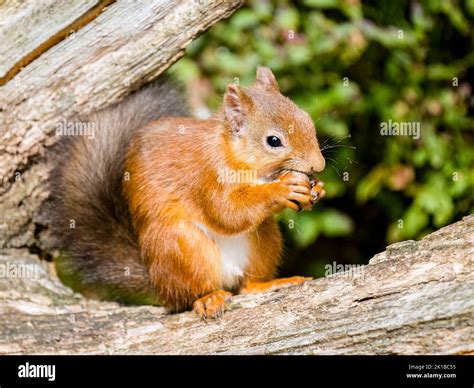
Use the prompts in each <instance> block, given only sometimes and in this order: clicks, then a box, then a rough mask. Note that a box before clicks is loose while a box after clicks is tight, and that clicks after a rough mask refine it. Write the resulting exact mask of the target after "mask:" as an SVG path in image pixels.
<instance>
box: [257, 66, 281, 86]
mask: <svg viewBox="0 0 474 388" xmlns="http://www.w3.org/2000/svg"><path fill="white" fill-rule="evenodd" d="M256 81H257V83H259V84H260V85H263V86H268V87H272V88H274V89H276V90H279V87H278V83H277V81H276V78H275V76H274V75H273V73H272V71H271V70H270V69H269V68H268V67H263V66H257V78H256Z"/></svg>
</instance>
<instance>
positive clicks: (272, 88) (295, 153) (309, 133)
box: [124, 68, 324, 317]
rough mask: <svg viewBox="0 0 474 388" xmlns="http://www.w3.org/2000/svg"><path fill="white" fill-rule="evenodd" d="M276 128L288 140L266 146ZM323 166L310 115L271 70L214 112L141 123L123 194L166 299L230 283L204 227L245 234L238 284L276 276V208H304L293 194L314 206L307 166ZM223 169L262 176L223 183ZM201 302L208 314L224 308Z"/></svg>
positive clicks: (180, 305) (182, 299)
mask: <svg viewBox="0 0 474 388" xmlns="http://www.w3.org/2000/svg"><path fill="white" fill-rule="evenodd" d="M272 134H278V136H279V137H280V136H281V138H282V140H283V141H284V143H285V147H280V148H282V149H276V150H274V149H272V148H269V147H268V145H267V144H265V139H266V138H267V137H268V136H270V135H272ZM323 168H324V159H323V157H322V155H321V152H320V150H319V146H318V142H317V139H316V134H315V129H314V125H313V123H312V121H311V119H310V117H309V116H308V115H307V114H306V113H305V112H303V111H302V110H300V109H299V108H298V107H297V106H296V105H294V104H293V103H292V102H291V101H290V100H288V99H287V98H286V97H284V96H282V95H281V94H280V92H279V90H278V86H277V84H276V81H275V80H274V77H273V74H272V73H271V71H270V70H268V69H265V68H259V70H258V73H257V82H256V83H255V84H254V85H252V86H251V87H250V88H247V89H242V88H239V87H237V86H235V85H229V88H228V91H227V93H226V95H225V97H224V103H223V107H222V108H221V110H220V111H219V112H218V113H217V114H216V115H215V116H214V117H213V118H211V119H209V120H194V119H190V118H165V119H160V120H159V121H156V122H152V123H150V124H149V125H147V126H145V127H144V128H143V129H141V130H139V131H138V132H137V134H136V135H135V136H134V138H133V139H132V143H131V145H130V147H129V152H128V155H127V160H126V167H125V169H126V171H127V172H128V173H129V174H130V180H129V181H125V182H124V193H125V196H126V198H127V199H128V202H129V209H130V214H131V217H132V220H133V225H134V227H135V230H136V231H137V235H138V239H139V246H140V249H141V254H142V257H143V259H144V262H145V264H146V265H147V266H148V268H149V272H150V277H151V283H152V284H153V286H154V287H155V288H156V290H157V293H158V296H159V298H160V300H161V301H162V302H163V303H164V304H165V305H166V306H167V307H168V308H170V309H172V310H175V311H179V310H181V309H185V308H189V307H191V306H192V305H193V303H194V302H195V301H196V300H201V301H202V298H203V297H205V296H206V295H211V296H212V295H214V293H215V292H216V291H219V290H223V289H224V288H225V285H224V283H223V279H222V265H223V263H222V260H221V252H220V251H219V248H218V246H217V245H216V243H215V241H213V239H212V238H211V237H210V236H209V235H208V234H207V233H206V231H212V233H218V234H219V235H223V236H234V235H242V234H243V235H245V236H246V238H247V237H248V241H249V263H248V265H247V266H246V268H245V271H244V274H243V276H242V278H241V279H240V282H239V286H238V287H237V291H238V288H240V287H241V286H242V285H246V287H247V289H250V288H251V287H253V289H259V288H261V289H265V288H268V287H266V286H265V285H260V286H259V285H258V284H259V282H260V283H261V282H269V281H271V280H272V279H274V276H275V274H276V270H277V267H278V264H279V261H280V256H281V248H282V243H281V235H280V231H279V230H278V225H277V223H276V221H275V220H274V219H273V214H275V213H277V212H279V211H281V210H283V209H284V208H286V207H290V208H293V209H295V210H296V209H298V205H296V204H295V203H294V201H297V202H298V203H300V206H302V207H303V208H308V207H310V205H309V204H310V203H311V202H310V198H311V194H310V191H311V187H310V184H309V179H308V177H307V175H306V174H311V173H313V172H317V171H321V170H322V169H323ZM226 169H227V170H231V171H254V172H255V173H256V177H257V178H258V179H259V180H260V181H259V182H237V183H235V182H232V183H229V182H225V181H220V180H219V171H224V170H226ZM278 178H281V179H278ZM289 282H290V283H291V282H292V281H291V280H290V281H289ZM283 283H285V282H284V281H279V282H276V283H275V282H273V283H272V286H275V285H277V284H280V285H281V284H283ZM265 284H266V283H265ZM292 284H293V283H292ZM267 285H268V284H267ZM272 286H269V287H270V288H271V287H272ZM234 291H235V290H234ZM200 298H201V299H200ZM214 299H215V298H214ZM218 299H219V298H218ZM220 299H222V298H220ZM220 299H219V300H220ZM221 302H222V301H221ZM221 302H219V303H221ZM219 303H218V304H219ZM197 305H198V306H199V308H197V309H196V306H197ZM194 306H195V309H196V311H197V312H198V314H199V315H200V316H201V317H204V316H213V315H216V314H217V313H215V314H214V313H213V312H214V311H220V308H215V306H214V307H210V308H209V311H207V312H206V307H205V306H206V304H205V303H197V304H196V303H195V304H194Z"/></svg>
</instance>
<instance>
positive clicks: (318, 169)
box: [311, 154, 326, 172]
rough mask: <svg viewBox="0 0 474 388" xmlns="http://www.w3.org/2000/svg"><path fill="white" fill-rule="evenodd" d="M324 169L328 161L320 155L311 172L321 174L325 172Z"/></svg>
mask: <svg viewBox="0 0 474 388" xmlns="http://www.w3.org/2000/svg"><path fill="white" fill-rule="evenodd" d="M324 167H326V160H325V159H324V157H323V155H321V154H320V155H318V157H317V158H315V160H314V161H313V163H312V164H311V172H321V171H323V170H324Z"/></svg>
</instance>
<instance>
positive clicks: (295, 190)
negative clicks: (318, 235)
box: [275, 171, 313, 211]
mask: <svg viewBox="0 0 474 388" xmlns="http://www.w3.org/2000/svg"><path fill="white" fill-rule="evenodd" d="M278 183H279V193H278V194H277V195H278V198H277V204H276V206H275V208H276V209H275V210H277V211H280V210H283V209H284V208H287V207H289V208H290V209H293V210H294V211H300V210H309V209H311V207H312V206H313V200H312V196H311V182H310V180H309V178H308V176H307V175H306V174H303V173H299V172H296V171H288V172H285V173H283V174H282V175H281V176H280V177H279V178H278Z"/></svg>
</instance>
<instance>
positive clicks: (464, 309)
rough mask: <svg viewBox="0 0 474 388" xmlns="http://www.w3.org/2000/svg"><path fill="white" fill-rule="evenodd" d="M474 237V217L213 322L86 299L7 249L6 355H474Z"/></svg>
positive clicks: (2, 347) (245, 304)
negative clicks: (360, 266)
mask: <svg viewBox="0 0 474 388" xmlns="http://www.w3.org/2000/svg"><path fill="white" fill-rule="evenodd" d="M473 227H474V216H472V215H471V216H468V217H465V218H464V219H463V220H462V221H460V222H457V223H455V224H453V225H450V226H447V227H445V228H443V229H441V230H439V231H437V232H435V233H433V234H431V235H429V236H427V237H425V238H424V239H423V240H421V241H420V242H415V241H405V242H402V243H397V244H394V245H391V246H389V247H387V250H386V251H385V252H382V253H380V254H378V255H376V256H375V257H374V258H372V260H370V262H369V264H368V265H366V266H363V267H362V268H360V269H358V270H356V271H352V272H344V273H338V274H334V275H331V276H328V277H325V278H322V279H317V280H313V281H310V282H307V283H305V284H303V285H302V286H295V287H291V288H287V289H283V290H279V291H276V292H269V293H264V294H258V295H245V296H237V297H235V298H234V299H233V301H232V302H231V303H230V306H229V311H227V312H226V313H225V314H224V316H223V317H222V318H221V319H220V320H218V321H209V322H208V323H204V322H202V321H200V320H199V319H198V318H197V317H196V316H195V315H194V314H193V313H192V312H186V313H182V314H176V315H166V314H165V311H164V310H163V309H162V308H159V307H152V306H141V307H126V306H120V305H119V304H116V303H109V302H100V301H94V300H88V299H85V298H83V297H82V296H80V295H77V294H74V293H73V292H72V291H71V290H70V289H68V288H66V287H65V286H63V285H62V284H61V283H60V282H59V281H58V279H57V278H56V277H55V276H54V273H52V272H53V271H52V268H53V267H52V265H51V264H47V263H46V262H44V261H40V260H38V259H37V258H36V257H35V256H33V255H31V254H28V253H24V254H22V255H20V256H19V257H13V256H12V254H11V253H9V252H7V251H4V252H3V255H2V256H0V275H2V271H3V275H2V276H3V277H4V280H5V281H3V282H1V283H0V314H1V316H2V318H1V320H0V333H1V336H0V354H5V353H6V354H12V353H14V354H38V353H41V354H145V353H146V354H474V330H473V325H474V271H473V270H474V266H473V262H474V260H473V259H474V257H473V256H474V255H473V247H474V228H473ZM14 252H15V253H16V254H18V250H14ZM20 275H25V277H21V276H20Z"/></svg>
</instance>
